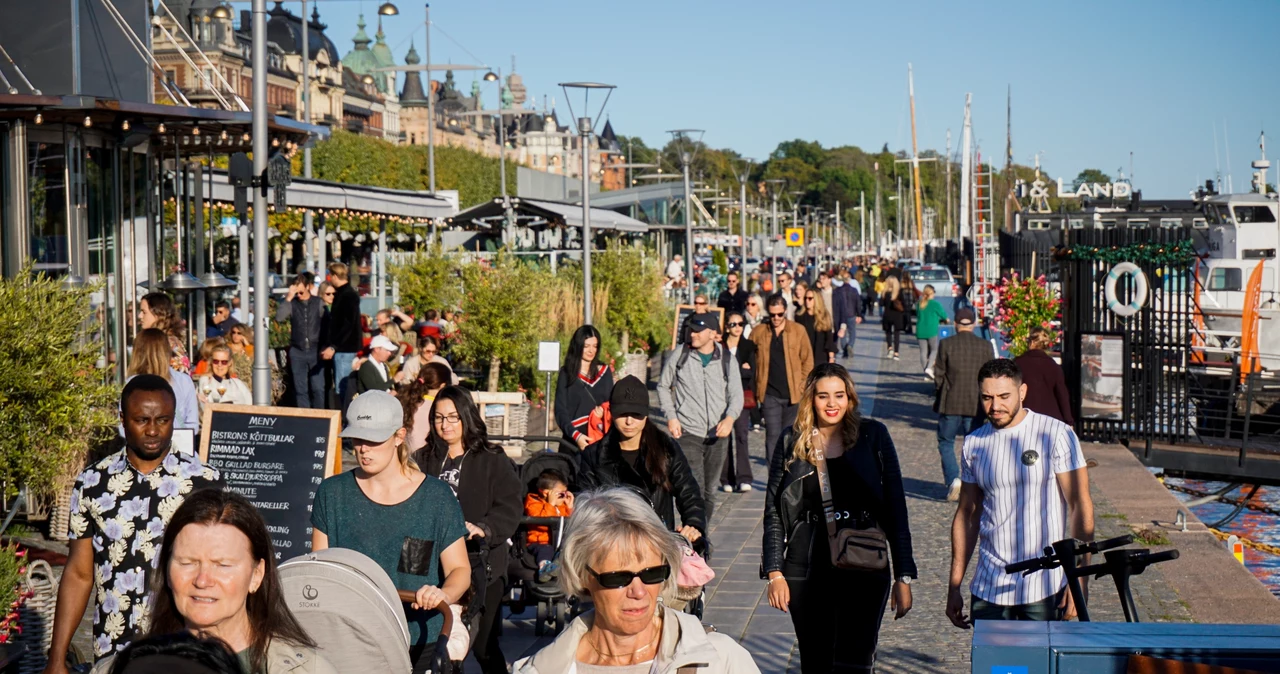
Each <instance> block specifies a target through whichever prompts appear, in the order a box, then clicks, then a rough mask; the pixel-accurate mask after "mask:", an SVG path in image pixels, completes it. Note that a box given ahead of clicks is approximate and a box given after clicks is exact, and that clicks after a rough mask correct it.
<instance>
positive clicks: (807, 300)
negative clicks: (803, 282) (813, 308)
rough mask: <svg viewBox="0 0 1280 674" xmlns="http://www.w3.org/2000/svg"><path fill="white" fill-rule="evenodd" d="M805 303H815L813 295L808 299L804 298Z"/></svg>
mask: <svg viewBox="0 0 1280 674" xmlns="http://www.w3.org/2000/svg"><path fill="white" fill-rule="evenodd" d="M804 301H806V302H812V301H813V295H809V296H808V297H806V298H804Z"/></svg>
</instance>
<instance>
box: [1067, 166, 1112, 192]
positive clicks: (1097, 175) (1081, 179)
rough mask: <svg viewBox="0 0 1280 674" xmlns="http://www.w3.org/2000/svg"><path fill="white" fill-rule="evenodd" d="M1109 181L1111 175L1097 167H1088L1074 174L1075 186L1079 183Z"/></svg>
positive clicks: (1078, 185)
mask: <svg viewBox="0 0 1280 674" xmlns="http://www.w3.org/2000/svg"><path fill="white" fill-rule="evenodd" d="M1109 182H1111V176H1109V175H1107V174H1105V173H1103V172H1102V171H1100V170H1098V169H1094V168H1088V169H1085V170H1083V171H1081V172H1080V173H1079V174H1078V175H1077V176H1076V181H1075V186H1076V187H1077V188H1079V187H1080V186H1081V185H1083V184H1085V183H1109Z"/></svg>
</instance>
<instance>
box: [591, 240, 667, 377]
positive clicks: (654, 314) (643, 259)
mask: <svg viewBox="0 0 1280 674" xmlns="http://www.w3.org/2000/svg"><path fill="white" fill-rule="evenodd" d="M591 279H592V283H593V284H594V285H595V286H596V287H599V288H601V289H602V290H604V292H605V293H607V295H608V298H609V305H608V307H607V308H606V309H605V316H604V318H605V325H606V326H608V327H609V328H610V329H611V330H614V331H617V332H618V333H619V339H620V342H621V346H620V350H621V351H622V353H624V354H626V353H629V352H630V349H631V337H632V336H636V337H640V338H642V339H644V340H646V341H647V342H648V343H649V344H653V343H655V340H654V339H653V338H654V336H655V333H656V334H661V332H662V329H663V328H662V325H663V322H664V319H665V316H666V311H665V305H664V301H663V298H662V283H663V274H662V266H661V263H660V261H659V260H658V257H657V256H656V255H654V254H652V253H650V254H645V253H644V251H641V250H639V249H636V248H631V247H627V246H624V245H622V244H621V243H620V242H618V241H611V242H610V243H609V246H608V248H606V249H605V250H604V251H602V252H601V253H599V254H597V255H596V256H593V258H592V265H591Z"/></svg>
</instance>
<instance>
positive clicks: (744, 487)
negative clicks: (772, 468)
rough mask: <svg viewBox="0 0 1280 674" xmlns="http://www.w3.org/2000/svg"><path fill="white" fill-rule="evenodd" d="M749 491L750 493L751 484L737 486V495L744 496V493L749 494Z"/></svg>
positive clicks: (745, 483)
mask: <svg viewBox="0 0 1280 674" xmlns="http://www.w3.org/2000/svg"><path fill="white" fill-rule="evenodd" d="M749 491H751V483H749V482H743V483H742V484H740V485H738V493H739V494H745V493H747V492H749Z"/></svg>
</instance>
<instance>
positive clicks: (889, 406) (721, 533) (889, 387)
mask: <svg viewBox="0 0 1280 674" xmlns="http://www.w3.org/2000/svg"><path fill="white" fill-rule="evenodd" d="M868 323H869V324H864V325H863V326H860V327H861V329H860V330H859V337H860V338H859V340H858V343H857V348H856V350H855V351H856V353H855V354H854V355H855V357H854V358H852V359H846V360H843V361H842V362H843V363H844V364H845V365H846V366H847V367H849V368H850V372H851V373H852V374H853V376H854V379H855V381H856V382H857V390H858V395H859V398H860V399H861V404H862V409H863V413H864V414H865V415H867V416H871V417H874V418H876V419H879V420H880V421H882V422H884V423H885V424H886V425H887V426H888V427H889V431H890V433H891V434H892V436H893V439H894V443H895V445H896V446H897V451H898V455H899V460H900V462H901V464H902V472H903V481H904V487H905V489H906V493H907V507H908V509H909V512H910V518H911V532H912V537H913V547H914V551H915V557H916V564H917V566H918V567H919V572H920V578H919V580H917V581H916V582H914V583H913V584H912V591H913V595H914V606H913V608H912V610H911V612H910V613H909V614H908V615H907V616H906V617H905V618H903V619H902V620H900V621H894V620H893V615H892V613H891V612H886V616H885V624H884V628H883V629H882V631H881V639H880V655H879V663H878V666H877V671H879V672H886V673H903V674H925V673H928V674H933V673H948V674H950V673H961V672H968V671H969V648H970V640H971V635H972V632H970V631H968V630H961V629H957V628H956V627H954V626H953V625H951V623H950V621H948V620H947V617H946V615H945V608H946V590H947V576H948V573H949V565H950V559H951V542H950V535H951V534H950V528H951V518H952V516H953V515H954V513H955V505H954V504H952V503H949V502H947V500H946V490H945V489H944V488H943V486H942V484H941V479H942V478H941V468H940V465H939V461H938V450H937V440H936V436H935V432H936V426H937V423H936V417H935V415H934V413H933V411H932V409H931V406H932V403H933V383H932V382H930V381H929V380H927V379H925V378H924V376H923V375H922V374H920V372H919V367H918V365H919V357H918V354H917V351H916V349H915V346H914V345H911V346H908V345H907V344H906V340H903V342H904V343H903V349H902V350H901V354H902V360H900V361H893V360H888V359H885V358H883V353H884V351H883V348H884V341H883V334H882V333H881V332H880V329H879V324H878V323H876V322H874V321H869V322H868ZM750 449H751V455H752V464H753V469H754V477H755V483H754V486H755V490H754V491H752V492H750V493H747V494H724V493H721V494H720V498H721V504H722V505H721V506H720V507H719V508H718V509H717V510H716V515H715V516H714V518H713V520H712V522H711V540H712V541H713V542H714V544H715V553H714V556H713V558H712V559H711V562H710V564H711V567H712V568H713V569H715V571H716V579H715V580H714V581H712V583H711V584H710V585H709V586H708V587H707V598H708V600H707V609H706V612H705V614H704V620H705V621H706V622H707V623H710V624H713V625H715V626H716V629H717V630H718V631H719V632H721V633H724V634H728V635H731V636H733V637H734V638H736V639H738V640H740V641H741V642H742V644H743V646H745V647H746V648H747V650H748V651H750V652H751V654H752V656H753V657H754V658H755V660H756V663H757V664H758V665H759V667H760V670H761V671H762V672H764V673H765V674H788V673H790V672H799V671H800V664H799V663H800V654H799V651H798V650H797V649H796V647H795V635H794V631H793V630H792V626H791V617H790V616H789V615H787V614H785V613H782V612H780V611H778V610H776V609H774V608H772V607H770V606H769V601H768V597H767V595H766V594H765V589H766V587H765V583H764V581H762V580H760V549H761V539H762V534H763V527H762V520H763V512H764V486H765V481H766V478H767V474H766V473H767V472H766V467H765V463H764V433H763V432H761V433H752V434H751V447H750ZM1093 496H1094V501H1095V506H1096V509H1097V514H1096V520H1097V531H1098V536H1099V537H1103V536H1117V535H1120V534H1122V533H1129V528H1128V526H1127V524H1126V523H1125V520H1124V518H1123V517H1121V516H1119V515H1118V514H1117V513H1115V512H1113V511H1112V510H1111V509H1110V506H1109V504H1108V503H1107V502H1106V500H1105V499H1104V498H1103V497H1102V496H1101V494H1099V493H1098V490H1097V488H1096V485H1095V486H1094V489H1093ZM966 583H967V581H966ZM1132 583H1133V593H1134V600H1135V602H1136V603H1137V604H1138V610H1139V614H1140V616H1141V618H1142V620H1143V621H1144V622H1146V621H1188V620H1190V614H1189V613H1188V611H1187V608H1186V605H1185V604H1183V603H1181V602H1180V601H1179V599H1178V597H1177V593H1176V592H1175V591H1174V590H1173V589H1172V588H1171V587H1170V586H1169V585H1168V583H1166V582H1165V581H1164V579H1163V578H1162V577H1161V574H1160V570H1159V569H1157V568H1152V569H1149V570H1147V572H1146V573H1145V574H1143V575H1141V576H1137V577H1135V578H1133V581H1132ZM1092 588H1093V591H1092V592H1091V596H1092V597H1093V598H1094V601H1093V602H1091V604H1090V611H1091V612H1092V614H1093V618H1094V619H1095V620H1100V621H1120V620H1123V615H1122V613H1121V611H1120V606H1119V602H1118V601H1117V598H1116V595H1115V590H1114V588H1113V586H1112V585H1111V584H1110V583H1109V582H1102V583H1098V584H1096V585H1094V586H1092ZM965 597H966V598H967V597H968V589H967V585H966V589H965ZM528 618H531V616H528V617H525V616H516V617H513V618H512V619H509V620H507V621H506V624H505V627H504V630H505V631H504V634H503V650H504V652H505V653H506V655H507V657H508V658H510V659H512V660H514V659H516V658H518V657H521V656H522V655H525V654H531V653H533V652H535V651H536V650H537V649H538V648H540V647H541V646H542V644H543V643H545V641H546V640H545V639H535V638H534V637H533V627H532V623H531V622H530V621H529V619H528ZM467 671H468V672H478V671H479V670H478V668H476V667H475V663H474V661H470V662H469V663H468V669H467Z"/></svg>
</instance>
